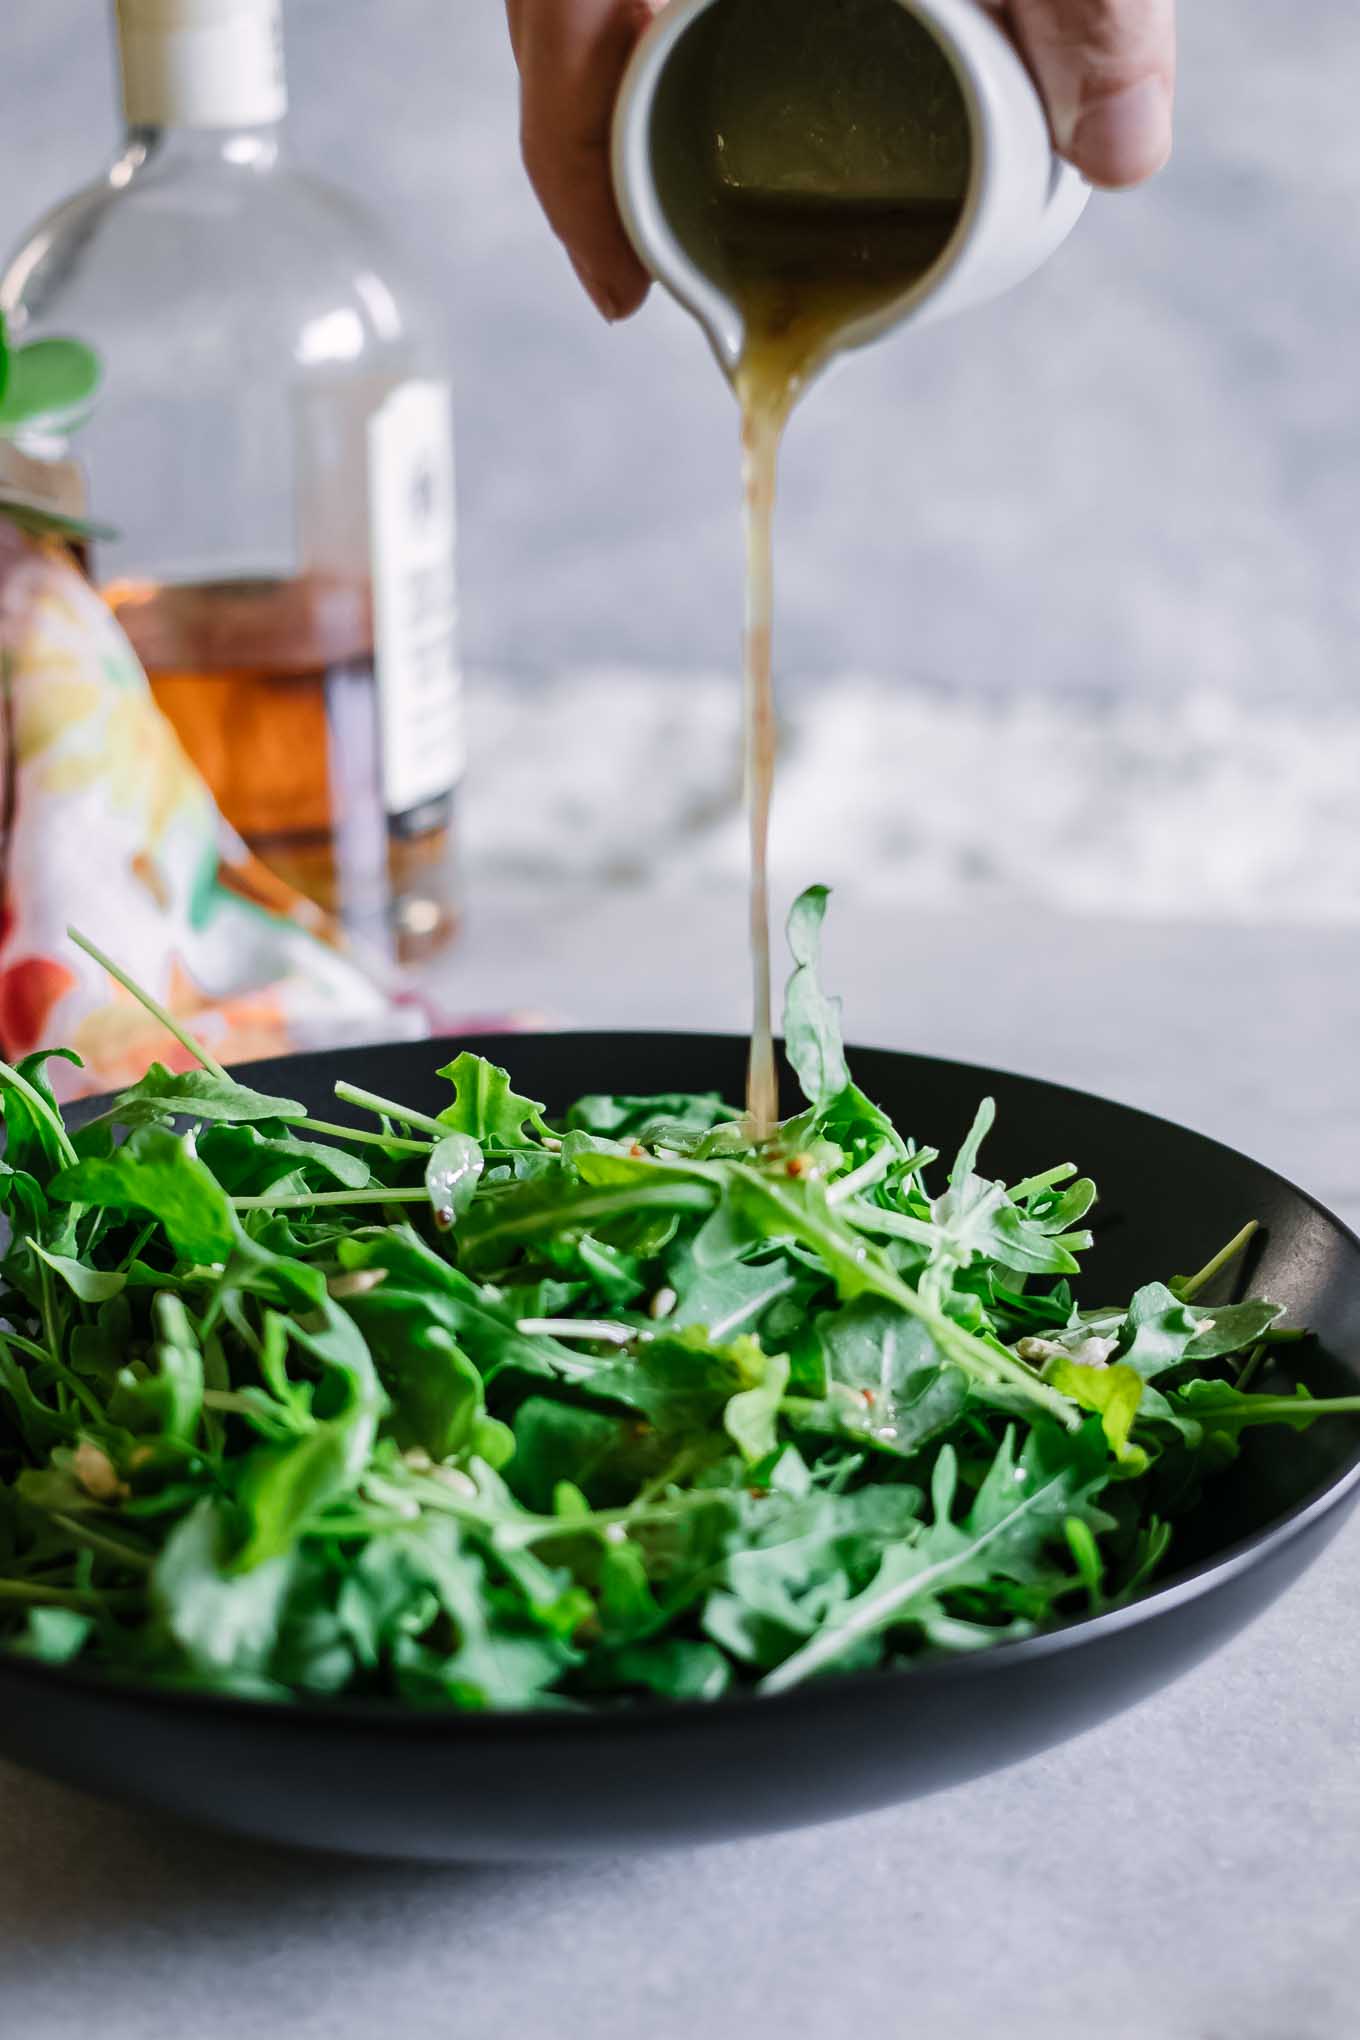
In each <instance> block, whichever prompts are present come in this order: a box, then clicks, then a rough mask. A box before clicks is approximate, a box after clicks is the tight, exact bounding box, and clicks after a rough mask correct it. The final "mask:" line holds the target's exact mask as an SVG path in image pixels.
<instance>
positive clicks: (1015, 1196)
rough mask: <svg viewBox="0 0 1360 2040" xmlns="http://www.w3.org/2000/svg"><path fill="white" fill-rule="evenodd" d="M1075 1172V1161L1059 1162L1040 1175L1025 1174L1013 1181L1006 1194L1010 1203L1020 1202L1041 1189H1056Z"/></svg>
mask: <svg viewBox="0 0 1360 2040" xmlns="http://www.w3.org/2000/svg"><path fill="white" fill-rule="evenodd" d="M1076 1173H1077V1165H1076V1163H1075V1162H1059V1164H1058V1166H1057V1168H1056V1169H1045V1170H1044V1172H1043V1174H1042V1175H1041V1176H1026V1177H1025V1179H1024V1181H1023V1182H1020V1183H1013V1184H1012V1185H1011V1187H1010V1189H1009V1190H1008V1191H1007V1192H1006V1195H1007V1196H1008V1197H1009V1198H1010V1200H1011V1203H1012V1204H1020V1203H1022V1202H1023V1201H1024V1199H1025V1198H1026V1197H1037V1196H1038V1194H1039V1192H1040V1191H1041V1190H1053V1189H1056V1188H1057V1186H1058V1184H1059V1183H1066V1182H1067V1181H1068V1180H1069V1178H1071V1177H1073V1176H1075V1175H1076Z"/></svg>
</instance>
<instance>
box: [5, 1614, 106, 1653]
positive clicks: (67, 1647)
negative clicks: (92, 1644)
mask: <svg viewBox="0 0 1360 2040" xmlns="http://www.w3.org/2000/svg"><path fill="white" fill-rule="evenodd" d="M93 1632H94V1620H93V1618H92V1617H91V1616H89V1615H81V1614H79V1613H78V1612H77V1610H76V1609H74V1608H30V1609H29V1611H28V1619H27V1622H26V1624H25V1627H24V1631H23V1634H22V1635H21V1636H19V1637H18V1638H17V1639H16V1640H15V1641H14V1642H13V1643H12V1644H11V1645H10V1649H11V1650H12V1651H14V1652H15V1653H16V1655H18V1656H19V1657H27V1658H37V1659H38V1660H39V1661H40V1662H41V1663H42V1664H45V1665H69V1664H70V1663H71V1662H72V1660H73V1659H74V1658H78V1657H79V1656H80V1653H81V1652H82V1650H84V1648H85V1645H86V1644H87V1643H88V1642H89V1640H90V1637H91V1635H92V1634H93Z"/></svg>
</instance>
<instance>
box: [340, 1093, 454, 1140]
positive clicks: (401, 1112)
mask: <svg viewBox="0 0 1360 2040" xmlns="http://www.w3.org/2000/svg"><path fill="white" fill-rule="evenodd" d="M335 1095H336V1097H337V1098H341V1099H343V1100H344V1102H345V1104H346V1105H358V1106H360V1107H361V1108H362V1109H363V1110H364V1111H365V1112H371V1113H372V1114H373V1115H374V1117H375V1118H376V1119H399V1120H400V1121H401V1123H402V1125H403V1126H423V1127H424V1128H425V1131H426V1132H427V1133H432V1134H433V1135H434V1137H435V1139H436V1140H443V1138H444V1136H445V1134H447V1133H448V1131H449V1128H448V1127H447V1126H441V1125H440V1123H439V1121H438V1120H437V1119H432V1118H431V1117H430V1115H429V1113H428V1112H417V1111H416V1110H415V1109H414V1107H413V1106H410V1105H398V1104H396V1103H395V1102H394V1101H393V1100H392V1099H391V1098H381V1097H379V1095H378V1093H377V1092H376V1091H361V1090H360V1088H359V1086H358V1085H357V1084H346V1083H344V1082H343V1081H342V1082H340V1083H338V1084H337V1085H336V1087H335Z"/></svg>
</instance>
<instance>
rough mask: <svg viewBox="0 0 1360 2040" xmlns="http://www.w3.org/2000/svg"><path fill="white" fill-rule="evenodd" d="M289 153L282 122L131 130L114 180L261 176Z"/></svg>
mask: <svg viewBox="0 0 1360 2040" xmlns="http://www.w3.org/2000/svg"><path fill="white" fill-rule="evenodd" d="M283 151H284V139H283V122H282V121H273V122H269V123H261V124H258V125H256V126H253V127H220V128H196V127H172V126H169V125H165V126H153V125H151V124H149V123H142V124H140V125H137V126H133V125H129V127H128V130H127V136H126V139H125V141H124V143H123V147H122V149H121V151H120V153H119V155H118V159H117V161H116V162H115V164H114V166H113V169H112V171H111V172H110V175H111V177H112V180H113V182H114V183H115V184H118V183H126V182H127V181H128V179H129V178H132V177H135V176H136V175H137V174H138V173H139V172H140V171H141V170H143V169H148V170H149V169H151V168H153V167H154V168H155V170H156V171H157V172H158V173H160V172H166V171H178V170H180V169H184V170H186V171H200V170H208V171H212V170H216V169H218V168H220V169H222V170H224V171H228V172H231V171H236V172H244V173H245V174H247V175H250V174H255V175H261V174H263V173H265V172H268V171H270V170H272V169H273V168H274V167H275V165H276V164H277V163H278V162H279V161H280V160H281V158H282V156H283Z"/></svg>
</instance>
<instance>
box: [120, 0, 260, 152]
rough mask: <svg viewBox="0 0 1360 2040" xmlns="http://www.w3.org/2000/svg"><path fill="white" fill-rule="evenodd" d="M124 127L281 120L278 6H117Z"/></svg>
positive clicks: (124, 2)
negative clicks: (125, 117)
mask: <svg viewBox="0 0 1360 2040" xmlns="http://www.w3.org/2000/svg"><path fill="white" fill-rule="evenodd" d="M118 41H119V47H120V49H121V52H122V59H123V108H124V111H125V113H126V115H127V121H128V125H129V127H198V128H232V127H257V126H262V125H264V124H265V123H266V122H269V121H276V120H281V119H282V118H283V115H284V113H285V111H286V109H287V105H288V95H287V91H286V88H285V85H284V76H283V0H118Z"/></svg>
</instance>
